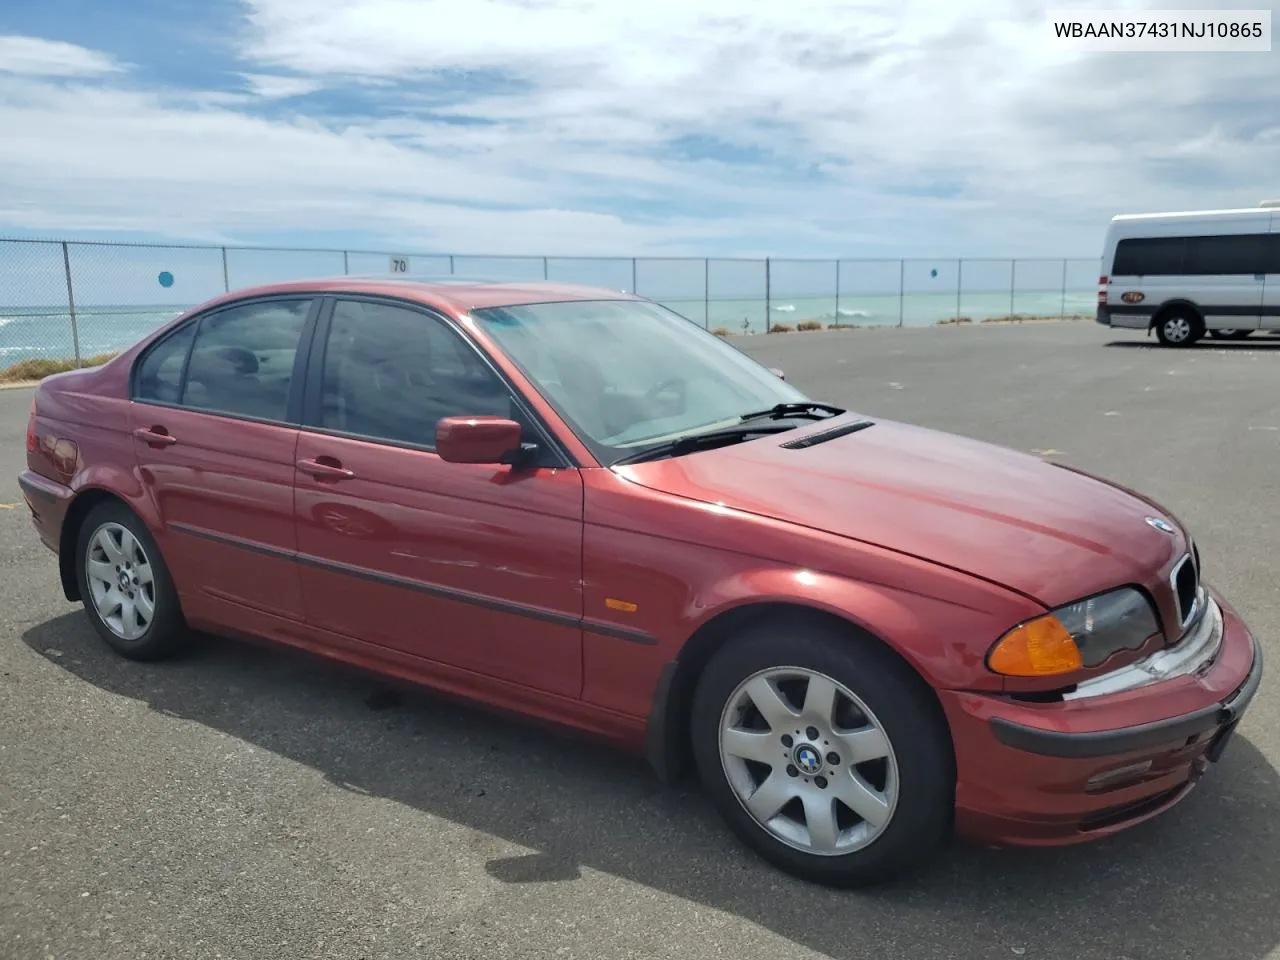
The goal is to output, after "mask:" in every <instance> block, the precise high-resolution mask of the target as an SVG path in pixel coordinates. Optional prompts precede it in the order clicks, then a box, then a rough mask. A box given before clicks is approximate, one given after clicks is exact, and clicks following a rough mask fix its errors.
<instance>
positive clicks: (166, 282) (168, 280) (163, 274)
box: [156, 270, 173, 287]
mask: <svg viewBox="0 0 1280 960" xmlns="http://www.w3.org/2000/svg"><path fill="white" fill-rule="evenodd" d="M156 279H157V280H159V281H160V286H162V287H172V286H173V274H172V273H170V272H169V271H168V270H161V271H160V276H158V277H156Z"/></svg>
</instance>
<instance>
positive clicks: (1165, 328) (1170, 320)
mask: <svg viewBox="0 0 1280 960" xmlns="http://www.w3.org/2000/svg"><path fill="white" fill-rule="evenodd" d="M1156 336H1157V337H1158V338H1159V339H1160V342H1161V343H1162V344H1164V345H1165V346H1166V347H1189V346H1191V344H1193V343H1195V342H1196V341H1197V340H1199V339H1200V338H1201V337H1203V336H1204V321H1203V320H1201V319H1200V318H1199V317H1198V316H1196V315H1195V314H1194V313H1192V312H1191V311H1189V310H1171V311H1169V312H1168V313H1166V314H1165V315H1164V316H1163V317H1161V318H1160V319H1159V320H1158V321H1157V322H1156Z"/></svg>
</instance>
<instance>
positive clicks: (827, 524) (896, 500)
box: [615, 415, 1186, 607]
mask: <svg viewBox="0 0 1280 960" xmlns="http://www.w3.org/2000/svg"><path fill="white" fill-rule="evenodd" d="M853 419H854V418H853V417H852V416H850V415H845V416H843V417H841V418H839V419H838V420H835V421H826V422H824V423H823V424H821V425H815V426H814V427H812V428H801V429H800V430H796V431H788V432H786V433H783V434H775V435H771V436H766V437H762V438H759V439H755V440H749V441H746V442H744V443H740V444H735V445H733V446H729V447H721V448H718V449H712V450H705V451H700V452H696V453H691V454H688V455H686V456H682V457H676V458H671V459H667V460H659V461H653V462H649V463H639V464H634V465H629V466H626V467H618V468H615V469H616V470H617V471H618V472H619V473H620V474H622V475H623V476H625V477H626V478H628V479H630V480H632V481H634V482H636V483H639V484H642V485H644V486H646V487H649V488H651V489H654V490H659V491H662V492H664V493H668V494H672V495H675V496H680V497H686V498H692V499H696V500H700V501H705V502H709V503H721V504H723V505H725V506H727V507H731V508H733V509H735V510H740V511H745V512H748V513H752V514H757V515H760V516H765V517H771V518H773V519H776V520H781V521H785V522H788V523H793V524H799V525H803V526H806V527H811V528H814V529H817V530H823V531H827V532H829V533H833V534H836V535H838V536H842V537H848V538H851V539H855V540H859V541H863V542H866V543H871V544H875V545H876V546H879V547H883V548H887V549H891V550H895V551H898V552H901V553H906V554H910V555H912V556H915V557H919V558H922V559H925V560H929V561H932V562H934V563H939V564H943V565H945V566H948V567H952V568H954V569H958V570H962V571H965V572H967V573H970V574H973V575H975V576H978V577H981V578H983V579H985V580H989V581H992V582H994V583H998V584H1000V585H1002V586H1005V587H1008V588H1011V589H1013V590H1016V591H1018V592H1020V593H1022V594H1024V595H1025V596H1028V597H1031V598H1033V599H1035V600H1037V601H1039V602H1040V603H1042V604H1044V605H1046V606H1049V607H1054V606H1057V605H1059V604H1063V603H1069V602H1071V601H1073V600H1077V599H1079V598H1081V597H1083V596H1088V595H1090V594H1092V593H1096V592H1098V591H1100V590H1105V589H1109V588H1111V587H1114V586H1118V585H1120V584H1124V583H1134V582H1137V583H1148V582H1150V581H1151V579H1152V577H1153V575H1154V574H1155V572H1156V571H1158V570H1160V569H1162V568H1163V567H1164V566H1165V565H1167V564H1168V563H1171V562H1172V561H1173V560H1174V559H1175V558H1176V557H1177V556H1180V555H1181V553H1182V552H1183V551H1184V550H1185V549H1186V541H1185V539H1184V537H1183V534H1182V532H1181V529H1180V527H1179V525H1178V523H1177V521H1176V519H1174V518H1173V517H1171V516H1169V515H1168V514H1167V513H1166V512H1164V511H1162V510H1161V509H1160V508H1159V507H1158V506H1157V505H1155V504H1153V503H1152V502H1150V501H1148V500H1146V499H1144V498H1142V497H1140V496H1138V495H1137V494H1135V493H1133V492H1131V491H1129V490H1126V489H1124V488H1122V487H1119V486H1116V485H1114V484H1111V483H1108V482H1106V481H1104V480H1101V479H1099V478H1097V477H1093V476H1091V475H1088V474H1085V473H1081V472H1079V471H1077V470H1073V469H1071V468H1065V467H1062V466H1059V465H1058V464H1054V463H1050V462H1048V461H1045V460H1043V459H1041V458H1039V457H1035V456H1031V455H1029V454H1024V453H1019V452H1017V451H1013V450H1009V449H1006V448H1003V447H998V446H994V445H992V444H988V443H983V442H981V441H977V440H971V439H968V438H965V437H960V436H955V435H953V434H947V433H942V432H939V431H936V430H930V429H926V428H923V427H916V426H911V425H908V424H903V423H894V422H891V421H884V420H878V421H875V422H874V425H872V426H870V427H868V428H866V429H864V430H860V431H858V432H856V433H850V434H846V435H844V436H840V437H837V438H836V439H832V440H827V441H825V442H822V443H818V444H816V445H814V446H810V447H804V448H799V449H788V448H786V447H784V446H783V444H784V443H788V442H791V441H794V440H796V439H798V438H799V437H800V436H801V435H802V434H809V433H818V432H821V431H823V430H825V429H828V428H830V427H832V426H835V425H838V424H840V423H844V422H850V421H852V420H853ZM1148 517H1154V518H1159V519H1162V520H1165V521H1167V522H1168V523H1169V524H1171V525H1172V526H1173V528H1174V530H1175V532H1174V533H1173V534H1172V535H1171V534H1169V533H1166V532H1162V531H1160V530H1158V529H1156V528H1155V527H1153V526H1152V525H1151V524H1150V523H1148V522H1147V518H1148Z"/></svg>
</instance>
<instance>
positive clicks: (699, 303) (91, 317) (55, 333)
mask: <svg viewBox="0 0 1280 960" xmlns="http://www.w3.org/2000/svg"><path fill="white" fill-rule="evenodd" d="M1095 298H1096V294H1095V292H1094V291H1093V290H1076V291H1067V293H1066V294H1065V296H1064V294H1063V293H1062V291H1060V290H1058V291H1046V292H1037V291H1025V292H1024V291H1017V292H1015V293H1014V294H1013V295H1012V296H1011V295H1010V293H1009V292H1008V291H1004V292H1000V293H990V292H974V293H967V292H962V293H961V294H960V296H959V298H957V296H956V294H955V292H954V291H953V292H951V293H908V294H906V295H904V296H899V295H898V294H896V293H892V294H883V295H876V294H842V295H841V296H840V297H839V299H837V298H836V297H835V296H798V297H786V296H774V297H773V298H772V299H771V300H770V301H769V302H768V303H766V301H765V300H764V299H763V298H742V299H735V298H724V297H714V298H710V299H708V298H704V297H689V298H676V299H658V302H660V303H662V304H664V305H665V306H667V307H669V308H670V309H672V310H674V311H675V312H677V313H679V314H681V315H682V316H685V317H688V318H689V319H690V320H692V321H693V322H694V323H697V324H699V325H700V326H705V327H707V329H709V330H715V329H718V328H724V329H727V330H729V331H730V332H732V333H746V334H752V333H764V332H765V329H766V318H767V325H769V326H772V325H774V324H780V323H782V324H787V325H789V326H792V327H794V326H795V325H796V324H797V323H801V322H803V321H805V320H817V321H819V322H821V323H822V324H823V325H824V326H825V325H829V324H833V323H837V322H839V323H841V324H849V325H854V326H898V325H899V324H901V325H903V326H910V327H919V326H929V325H932V324H936V323H938V322H939V321H942V320H949V319H952V318H954V317H956V316H962V317H969V318H971V319H972V320H973V321H974V322H975V323H976V322H979V321H981V320H984V319H988V318H992V317H1002V316H1007V315H1009V314H1011V313H1013V314H1022V315H1026V316H1033V317H1057V316H1062V315H1063V314H1067V315H1071V314H1090V313H1092V312H1093V310H1094V305H1095V302H1096V301H1095ZM655 299H657V298H655ZM184 309H186V305H164V306H150V305H148V306H128V305H123V306H120V305H116V306H85V307H77V310H76V334H77V336H78V339H79V345H80V355H81V356H82V357H90V356H94V355H96V354H100V353H109V352H112V351H115V350H121V349H123V348H125V347H127V346H129V345H130V344H132V343H134V342H136V341H137V340H138V339H140V338H141V337H144V336H146V335H147V334H148V333H150V332H151V331H152V330H154V329H155V328H156V327H158V326H161V325H162V324H164V323H166V322H167V321H169V320H171V319H172V318H174V317H176V316H177V315H178V314H179V313H181V312H182V311H183V310H184ZM74 355H75V341H74V340H73V337H72V327H71V317H70V315H69V314H68V313H67V312H66V311H65V309H59V308H56V307H52V308H47V309H41V308H38V307H12V308H6V307H3V306H0V368H2V367H4V366H7V365H9V364H12V363H16V362H18V361H20V360H25V359H28V358H34V357H44V358H63V357H72V356H74Z"/></svg>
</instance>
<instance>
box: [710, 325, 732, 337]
mask: <svg viewBox="0 0 1280 960" xmlns="http://www.w3.org/2000/svg"><path fill="white" fill-rule="evenodd" d="M711 332H712V333H714V334H715V335H716V336H717V337H731V336H733V333H732V332H731V331H730V330H729V328H728V327H716V328H715V329H714V330H712V331H711Z"/></svg>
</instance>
